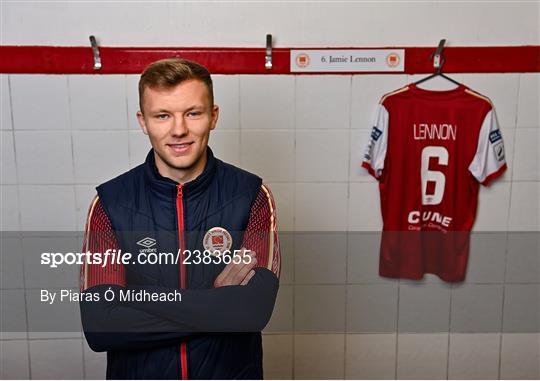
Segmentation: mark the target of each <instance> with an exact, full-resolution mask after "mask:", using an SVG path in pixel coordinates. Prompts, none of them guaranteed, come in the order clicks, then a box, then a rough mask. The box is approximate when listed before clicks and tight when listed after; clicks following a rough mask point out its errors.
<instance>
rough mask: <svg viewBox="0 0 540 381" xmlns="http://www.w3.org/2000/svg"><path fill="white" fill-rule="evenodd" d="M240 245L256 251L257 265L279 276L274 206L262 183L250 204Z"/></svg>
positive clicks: (267, 190)
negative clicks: (247, 219)
mask: <svg viewBox="0 0 540 381" xmlns="http://www.w3.org/2000/svg"><path fill="white" fill-rule="evenodd" d="M242 247H245V248H246V249H248V250H252V251H254V252H256V253H257V265H258V267H266V268H268V269H269V270H271V271H272V272H274V273H275V274H276V276H278V277H279V273H280V269H281V253H280V249H279V240H278V236H277V223H276V206H275V203H274V198H273V196H272V193H271V192H270V189H269V188H268V187H267V186H266V185H264V184H263V185H262V186H261V190H260V191H259V193H258V194H257V197H256V199H255V201H254V202H253V205H252V206H251V211H250V216H249V221H248V225H247V228H246V231H245V232H244V241H243V243H242Z"/></svg>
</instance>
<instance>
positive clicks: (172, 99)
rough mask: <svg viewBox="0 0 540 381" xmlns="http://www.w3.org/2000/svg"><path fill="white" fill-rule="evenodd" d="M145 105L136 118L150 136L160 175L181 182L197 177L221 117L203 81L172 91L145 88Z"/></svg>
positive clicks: (188, 82) (187, 82) (191, 81)
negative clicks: (211, 102)
mask: <svg viewBox="0 0 540 381" xmlns="http://www.w3.org/2000/svg"><path fill="white" fill-rule="evenodd" d="M142 106H143V110H141V111H142V113H141V112H138V113H137V119H138V121H139V124H140V125H141V128H142V130H143V132H144V133H145V134H146V135H148V136H149V137H150V142H151V144H152V147H154V151H155V153H156V166H157V167H158V170H159V172H160V173H161V175H163V176H166V177H169V178H172V179H174V180H176V181H179V182H185V181H189V180H192V179H193V178H195V177H196V176H198V175H199V174H200V173H201V172H202V170H203V169H204V164H205V163H206V146H207V144H208V137H209V135H210V130H213V129H214V128H215V127H216V122H217V119H218V115H219V108H218V106H213V107H212V105H211V104H210V97H209V94H208V88H207V87H206V85H205V84H204V82H202V81H199V80H196V79H190V80H187V81H184V82H181V83H180V84H178V85H176V86H175V87H172V88H169V89H163V88H160V89H151V88H146V89H145V90H144V97H143V105H142Z"/></svg>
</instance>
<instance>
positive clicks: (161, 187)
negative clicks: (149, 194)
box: [144, 146, 217, 198]
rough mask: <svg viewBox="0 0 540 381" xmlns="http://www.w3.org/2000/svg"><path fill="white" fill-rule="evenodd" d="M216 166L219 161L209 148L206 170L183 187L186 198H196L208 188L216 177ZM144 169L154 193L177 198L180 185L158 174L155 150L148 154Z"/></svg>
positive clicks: (207, 150)
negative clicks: (177, 188) (177, 189)
mask: <svg viewBox="0 0 540 381" xmlns="http://www.w3.org/2000/svg"><path fill="white" fill-rule="evenodd" d="M216 164H217V159H216V158H215V157H214V153H213V152H212V150H211V149H210V147H208V146H207V147H206V165H205V166H204V170H203V172H202V173H201V174H200V175H199V176H197V177H196V178H195V179H193V180H191V181H189V182H187V183H185V184H184V185H183V187H182V192H183V197H184V198H191V197H194V196H196V195H197V194H199V193H201V192H203V191H204V190H205V189H206V188H207V187H208V185H209V184H210V181H211V180H212V178H213V177H214V174H215V171H216ZM144 167H145V170H144V172H145V178H146V181H148V182H149V185H150V186H151V188H152V190H153V191H155V192H157V193H158V194H160V195H163V196H167V197H170V196H171V195H172V196H174V197H176V186H177V185H178V182H176V181H174V180H172V179H169V178H168V177H164V176H162V175H161V174H160V173H159V172H158V169H157V166H156V161H155V157H154V149H153V148H152V149H151V150H150V152H148V155H146V160H145V162H144Z"/></svg>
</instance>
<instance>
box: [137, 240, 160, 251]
mask: <svg viewBox="0 0 540 381" xmlns="http://www.w3.org/2000/svg"><path fill="white" fill-rule="evenodd" d="M156 242H157V241H156V240H155V239H154V238H150V237H145V238H143V239H141V240H140V241H138V242H137V245H139V246H142V247H144V249H140V251H141V252H142V253H155V252H157V248H155V247H153V246H156Z"/></svg>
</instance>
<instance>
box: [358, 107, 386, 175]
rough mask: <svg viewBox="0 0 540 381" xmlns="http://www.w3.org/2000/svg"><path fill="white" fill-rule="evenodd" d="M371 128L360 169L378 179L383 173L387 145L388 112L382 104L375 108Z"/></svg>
mask: <svg viewBox="0 0 540 381" xmlns="http://www.w3.org/2000/svg"><path fill="white" fill-rule="evenodd" d="M372 126H373V127H372V129H371V135H370V137H369V142H368V145H367V147H366V150H365V153H364V159H363V162H362V167H364V168H366V169H367V170H368V172H369V173H370V174H371V175H372V176H373V177H375V178H376V179H379V178H380V177H381V175H382V174H383V171H384V161H385V159H386V148H387V144H388V111H387V110H386V108H385V107H384V105H383V104H379V105H378V106H377V110H376V112H375V116H374V119H373V123H372Z"/></svg>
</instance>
